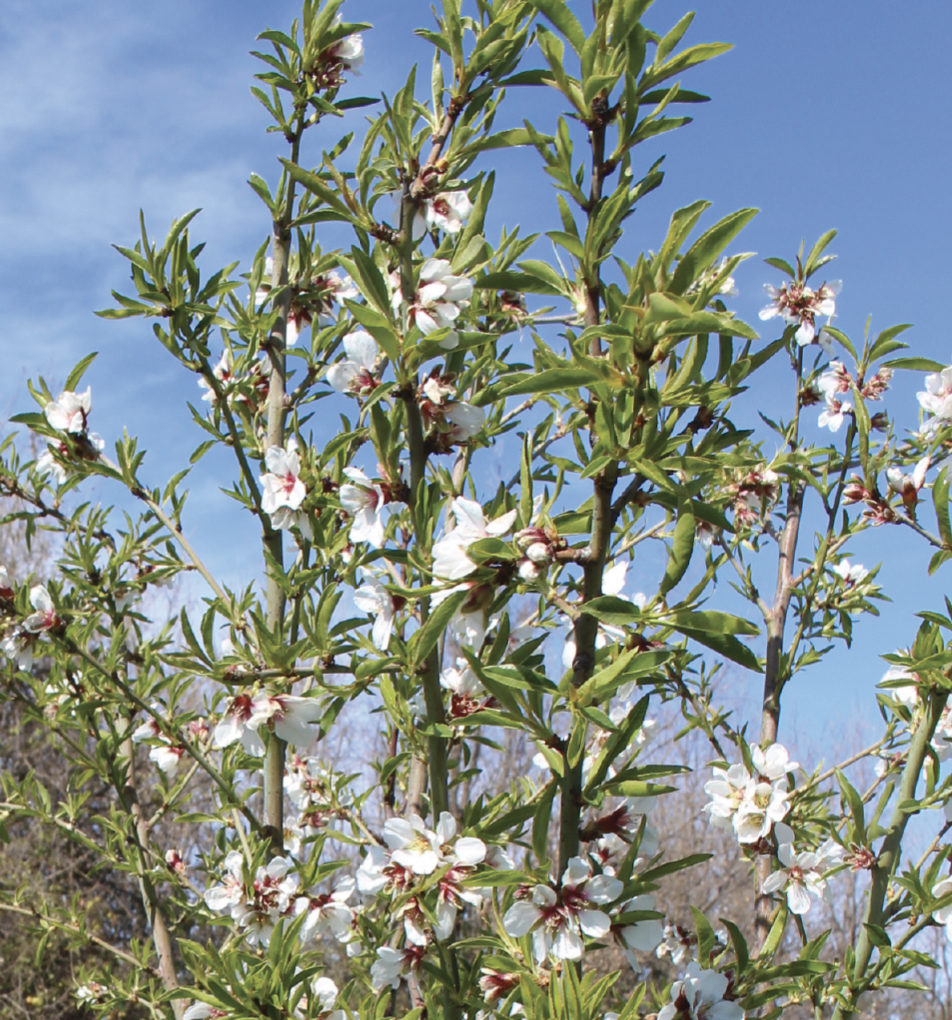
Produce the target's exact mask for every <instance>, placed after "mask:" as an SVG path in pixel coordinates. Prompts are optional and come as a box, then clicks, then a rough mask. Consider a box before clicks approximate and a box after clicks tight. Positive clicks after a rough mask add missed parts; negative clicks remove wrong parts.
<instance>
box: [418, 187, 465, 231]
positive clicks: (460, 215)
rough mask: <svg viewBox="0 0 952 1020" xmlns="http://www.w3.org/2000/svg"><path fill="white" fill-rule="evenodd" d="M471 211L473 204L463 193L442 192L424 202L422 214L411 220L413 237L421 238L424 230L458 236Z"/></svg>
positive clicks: (419, 213)
mask: <svg viewBox="0 0 952 1020" xmlns="http://www.w3.org/2000/svg"><path fill="white" fill-rule="evenodd" d="M472 211H473V203H472V202H471V201H470V200H469V195H467V194H466V192H465V191H443V192H441V193H440V194H438V195H434V196H433V197H432V198H428V199H426V200H425V201H424V203H423V210H422V212H418V213H417V214H416V216H415V217H414V220H413V236H414V238H418V237H422V236H423V233H424V231H425V230H443V231H445V232H446V233H447V234H458V233H459V232H460V231H461V230H462V229H463V224H464V223H465V222H466V221H467V220H468V219H469V217H470V213H472Z"/></svg>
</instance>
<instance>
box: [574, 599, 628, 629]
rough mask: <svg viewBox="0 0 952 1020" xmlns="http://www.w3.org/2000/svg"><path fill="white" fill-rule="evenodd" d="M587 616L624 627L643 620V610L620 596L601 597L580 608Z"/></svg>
mask: <svg viewBox="0 0 952 1020" xmlns="http://www.w3.org/2000/svg"><path fill="white" fill-rule="evenodd" d="M579 609H580V610H581V612H583V613H584V614H585V615H586V616H594V617H595V619H596V620H600V621H601V622H602V623H612V624H615V625H616V626H624V625H625V624H626V623H632V622H634V621H637V620H639V619H640V618H641V610H640V609H639V608H638V607H637V606H636V605H635V603H634V602H631V601H629V600H628V599H623V598H621V597H620V596H618V595H599V596H597V597H596V598H594V599H591V600H590V601H589V602H585V603H583V604H582V605H581V606H579Z"/></svg>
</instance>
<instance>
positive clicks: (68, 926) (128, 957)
mask: <svg viewBox="0 0 952 1020" xmlns="http://www.w3.org/2000/svg"><path fill="white" fill-rule="evenodd" d="M0 910H5V911H6V912H7V913H8V914H19V915H20V916H21V917H28V918H31V919H32V920H34V921H37V922H39V923H40V924H42V925H48V926H49V927H50V928H55V929H57V930H58V931H63V932H68V933H69V934H70V935H78V936H80V937H81V938H82V940H83V941H84V942H91V943H92V944H93V945H94V946H97V947H98V948H99V949H102V950H103V951H104V952H106V953H109V954H110V955H111V956H114V957H116V959H117V960H122V962H123V963H128V964H130V965H131V966H132V967H134V968H135V970H136V972H137V973H138V972H140V971H143V970H144V971H145V972H146V973H147V974H150V975H151V976H152V977H160V976H161V975H160V974H159V972H158V971H157V970H156V969H155V968H154V967H150V966H149V965H148V964H147V963H143V962H142V961H141V960H140V959H139V958H138V957H136V956H133V955H132V953H128V952H126V950H124V949H120V947H119V946H114V945H113V944H112V943H111V942H107V941H106V940H105V939H104V938H100V936H98V935H93V934H92V932H90V931H89V929H88V928H87V927H86V926H85V925H79V924H76V923H75V922H74V921H65V920H63V919H62V918H60V917H52V916H51V915H49V914H44V913H41V912H40V911H39V910H37V909H36V908H35V907H21V906H20V905H19V904H16V903H4V902H3V901H2V900H0Z"/></svg>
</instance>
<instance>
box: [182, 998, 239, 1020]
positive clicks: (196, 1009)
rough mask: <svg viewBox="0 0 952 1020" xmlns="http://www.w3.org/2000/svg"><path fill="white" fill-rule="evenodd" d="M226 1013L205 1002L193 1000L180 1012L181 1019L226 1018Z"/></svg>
mask: <svg viewBox="0 0 952 1020" xmlns="http://www.w3.org/2000/svg"><path fill="white" fill-rule="evenodd" d="M227 1017H228V1014H227V1013H226V1012H225V1011H224V1010H223V1009H219V1008H218V1007H217V1006H212V1005H210V1004H209V1003H207V1002H193V1003H192V1005H191V1006H189V1007H188V1009H187V1010H185V1012H184V1013H183V1014H182V1020H222V1018H225V1020H227Z"/></svg>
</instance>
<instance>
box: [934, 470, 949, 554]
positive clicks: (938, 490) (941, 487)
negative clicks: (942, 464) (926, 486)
mask: <svg viewBox="0 0 952 1020" xmlns="http://www.w3.org/2000/svg"><path fill="white" fill-rule="evenodd" d="M932 503H933V506H934V507H935V520H936V526H937V527H938V529H939V535H940V536H941V537H942V541H943V543H944V544H945V546H946V547H947V548H949V549H950V550H952V523H950V521H949V471H948V468H943V469H942V470H941V471H940V472H939V477H938V478H937V479H936V480H935V482H934V484H933V486H932Z"/></svg>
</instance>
